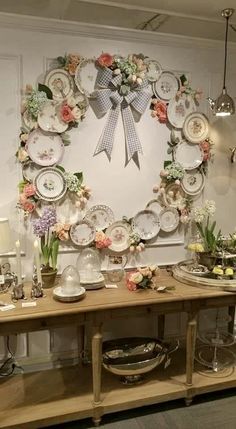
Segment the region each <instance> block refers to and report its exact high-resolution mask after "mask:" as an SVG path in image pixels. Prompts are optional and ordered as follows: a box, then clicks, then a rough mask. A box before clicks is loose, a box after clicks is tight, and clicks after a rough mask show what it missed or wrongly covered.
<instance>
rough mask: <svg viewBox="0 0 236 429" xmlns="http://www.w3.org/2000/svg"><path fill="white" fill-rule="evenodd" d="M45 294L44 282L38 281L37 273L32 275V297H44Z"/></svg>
mask: <svg viewBox="0 0 236 429" xmlns="http://www.w3.org/2000/svg"><path fill="white" fill-rule="evenodd" d="M43 296H44V292H43V287H42V283H41V282H39V281H38V277H37V274H36V273H34V274H33V277H32V289H31V298H42V297H43Z"/></svg>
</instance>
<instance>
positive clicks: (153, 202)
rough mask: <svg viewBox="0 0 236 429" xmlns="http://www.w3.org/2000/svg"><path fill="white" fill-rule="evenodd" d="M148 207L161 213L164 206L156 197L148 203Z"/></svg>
mask: <svg viewBox="0 0 236 429" xmlns="http://www.w3.org/2000/svg"><path fill="white" fill-rule="evenodd" d="M146 209H149V210H153V211H154V212H156V213H157V214H159V213H160V212H161V210H162V209H163V207H162V206H161V204H160V203H159V201H158V200H157V199H155V198H154V199H153V200H151V201H149V202H148V203H147V205H146Z"/></svg>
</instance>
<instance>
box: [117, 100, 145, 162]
mask: <svg viewBox="0 0 236 429" xmlns="http://www.w3.org/2000/svg"><path fill="white" fill-rule="evenodd" d="M121 112H122V119H123V124H124V131H125V139H126V148H127V158H128V162H129V161H130V160H131V159H132V158H133V156H134V155H135V153H141V154H142V153H143V151H142V146H141V143H140V140H139V138H138V135H137V131H136V128H135V123H134V118H133V114H132V111H131V108H130V106H129V105H127V106H122V108H121Z"/></svg>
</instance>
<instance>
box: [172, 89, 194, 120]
mask: <svg viewBox="0 0 236 429" xmlns="http://www.w3.org/2000/svg"><path fill="white" fill-rule="evenodd" d="M195 110H196V104H195V102H194V100H193V98H192V97H186V96H184V95H183V96H182V97H180V98H179V99H178V100H176V99H175V98H173V100H171V101H170V103H169V105H168V107H167V117H168V121H169V122H170V124H171V125H173V127H175V128H182V127H183V125H184V121H185V119H186V117H187V116H188V115H189V114H190V113H193V112H195Z"/></svg>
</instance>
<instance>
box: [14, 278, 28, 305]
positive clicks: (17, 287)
mask: <svg viewBox="0 0 236 429" xmlns="http://www.w3.org/2000/svg"><path fill="white" fill-rule="evenodd" d="M20 280H21V279H20ZM12 285H13V289H12V294H11V297H12V301H18V300H19V299H25V293H24V289H23V286H24V285H23V283H22V282H21V283H19V280H18V277H17V276H16V275H14V279H13V282H12Z"/></svg>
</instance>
